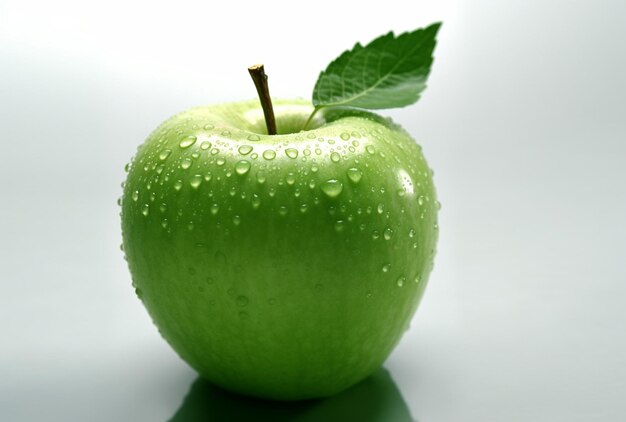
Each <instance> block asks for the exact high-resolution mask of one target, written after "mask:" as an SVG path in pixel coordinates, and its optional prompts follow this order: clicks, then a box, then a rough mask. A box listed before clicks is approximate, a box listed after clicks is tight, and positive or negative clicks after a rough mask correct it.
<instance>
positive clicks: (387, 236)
mask: <svg viewBox="0 0 626 422" xmlns="http://www.w3.org/2000/svg"><path fill="white" fill-rule="evenodd" d="M383 236H384V238H385V240H389V239H391V236H393V230H392V229H391V227H387V228H386V229H385V231H384V232H383Z"/></svg>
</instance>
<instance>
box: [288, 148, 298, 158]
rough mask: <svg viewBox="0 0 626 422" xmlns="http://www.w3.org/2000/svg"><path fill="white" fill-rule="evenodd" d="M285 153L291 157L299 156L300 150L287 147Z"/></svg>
mask: <svg viewBox="0 0 626 422" xmlns="http://www.w3.org/2000/svg"><path fill="white" fill-rule="evenodd" d="M285 154H287V157H289V158H297V157H298V150H297V149H295V148H287V149H286V150H285Z"/></svg>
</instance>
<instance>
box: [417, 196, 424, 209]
mask: <svg viewBox="0 0 626 422" xmlns="http://www.w3.org/2000/svg"><path fill="white" fill-rule="evenodd" d="M417 203H418V204H419V205H420V206H421V205H424V196H423V195H420V196H419V197H418V198H417Z"/></svg>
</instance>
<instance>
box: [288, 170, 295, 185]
mask: <svg viewBox="0 0 626 422" xmlns="http://www.w3.org/2000/svg"><path fill="white" fill-rule="evenodd" d="M285 181H286V182H287V184H288V185H289V186H292V185H293V184H294V183H296V176H295V175H294V174H293V173H292V172H289V173H287V177H286V178H285Z"/></svg>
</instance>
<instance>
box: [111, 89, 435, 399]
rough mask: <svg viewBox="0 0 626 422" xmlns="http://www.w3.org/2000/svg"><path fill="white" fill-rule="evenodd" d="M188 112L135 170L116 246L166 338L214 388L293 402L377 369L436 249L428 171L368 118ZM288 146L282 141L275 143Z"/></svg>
mask: <svg viewBox="0 0 626 422" xmlns="http://www.w3.org/2000/svg"><path fill="white" fill-rule="evenodd" d="M274 109H275V114H276V119H277V125H278V130H279V134H278V135H273V136H268V135H265V134H264V133H266V131H265V123H264V120H263V113H262V110H261V108H260V106H259V103H258V101H249V102H241V103H231V104H224V105H218V106H205V107H196V108H192V109H190V110H188V111H185V112H183V113H180V114H177V115H175V116H173V117H172V118H170V119H169V120H167V121H165V122H164V123H163V124H161V125H160V126H159V127H158V128H157V129H156V130H155V131H154V132H153V133H152V134H151V135H150V136H149V137H148V139H147V140H146V141H145V143H144V144H143V145H141V146H140V147H139V148H138V151H137V154H136V156H135V157H134V159H133V160H132V161H131V163H130V165H129V166H128V172H129V173H128V177H127V180H126V182H125V184H124V195H123V198H122V203H121V204H122V234H123V248H124V251H125V254H126V259H127V261H128V264H129V268H130V272H131V275H132V278H133V285H134V287H135V289H136V293H137V296H138V297H139V298H140V299H141V300H142V301H143V303H144V305H145V307H146V309H147V310H148V312H149V313H150V315H151V317H152V319H153V321H154V323H155V324H156V326H157V327H158V328H159V331H160V333H161V335H162V336H163V337H164V338H165V339H166V340H167V341H168V343H169V344H170V345H171V346H172V348H173V349H174V350H175V351H176V352H177V353H178V354H179V355H180V356H181V358H182V359H184V360H185V361H186V362H187V363H189V365H191V366H192V367H193V368H195V369H196V370H197V371H198V372H199V373H200V374H201V375H202V376H204V377H205V378H207V379H208V380H210V381H212V382H213V383H215V384H217V385H219V386H221V387H223V388H225V389H227V390H231V391H234V392H238V393H241V394H245V395H251V396H257V397H263V398H271V399H278V400H299V399H308V398H315V397H324V396H330V395H333V394H336V393H338V392H340V391H342V390H345V389H347V388H348V387H350V386H352V385H354V384H355V383H357V382H358V381H360V380H362V379H364V378H366V377H367V376H368V375H370V374H372V373H373V372H375V371H376V369H378V368H379V367H380V365H381V364H382V363H383V362H384V360H385V359H386V358H387V356H388V355H389V353H390V352H391V351H392V349H393V348H394V347H395V345H396V344H397V343H398V341H399V340H400V338H401V336H402V334H403V333H404V332H405V331H406V330H407V328H408V326H409V323H410V320H411V318H412V316H413V314H414V312H415V310H416V308H417V306H418V304H419V301H420V298H421V297H422V294H423V292H424V289H425V287H426V285H427V282H428V277H429V274H430V271H431V269H432V265H433V257H434V254H435V247H436V241H437V237H438V226H437V211H438V202H437V201H436V196H435V189H434V185H433V181H432V171H431V170H430V169H429V167H428V165H427V163H426V161H425V160H424V157H423V155H422V153H421V148H420V147H419V146H418V145H417V144H416V143H415V141H414V140H413V139H412V138H411V137H410V136H409V135H408V134H407V133H406V132H405V131H404V130H403V129H402V128H400V127H399V126H397V125H395V124H393V123H392V122H391V121H390V120H388V119H383V118H382V117H379V116H377V115H375V114H372V113H367V112H359V111H335V112H332V111H329V112H327V113H319V115H318V116H317V118H316V119H315V120H314V121H313V124H312V125H311V129H310V130H308V131H302V132H299V131H300V129H301V128H302V127H303V124H304V122H305V120H306V118H307V117H308V115H309V114H310V112H311V111H312V106H311V105H310V103H308V102H305V101H301V100H295V101H275V103H274ZM281 133H282V134H281Z"/></svg>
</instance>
